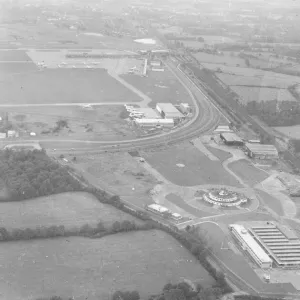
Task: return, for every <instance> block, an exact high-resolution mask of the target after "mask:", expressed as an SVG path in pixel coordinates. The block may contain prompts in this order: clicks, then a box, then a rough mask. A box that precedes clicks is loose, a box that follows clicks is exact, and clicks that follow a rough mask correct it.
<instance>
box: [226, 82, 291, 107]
mask: <svg viewBox="0 0 300 300" xmlns="http://www.w3.org/2000/svg"><path fill="white" fill-rule="evenodd" d="M231 89H232V90H233V91H234V92H235V93H237V94H238V95H239V96H240V98H241V100H242V103H244V104H247V103H248V102H251V101H255V102H266V101H275V100H276V101H278V102H284V101H290V102H295V101H297V100H296V99H295V98H294V96H293V95H292V94H291V93H290V92H289V91H288V90H287V89H277V88H265V87H251V86H231Z"/></svg>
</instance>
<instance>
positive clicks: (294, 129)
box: [273, 125, 300, 140]
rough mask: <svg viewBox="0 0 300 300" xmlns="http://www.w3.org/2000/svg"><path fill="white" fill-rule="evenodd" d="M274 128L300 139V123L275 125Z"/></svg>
mask: <svg viewBox="0 0 300 300" xmlns="http://www.w3.org/2000/svg"><path fill="white" fill-rule="evenodd" d="M273 129H275V130H276V131H279V132H281V133H283V134H284V135H286V136H288V137H290V138H292V139H296V140H299V139H300V125H295V126H284V127H273Z"/></svg>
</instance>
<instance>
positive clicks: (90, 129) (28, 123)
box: [0, 105, 136, 147]
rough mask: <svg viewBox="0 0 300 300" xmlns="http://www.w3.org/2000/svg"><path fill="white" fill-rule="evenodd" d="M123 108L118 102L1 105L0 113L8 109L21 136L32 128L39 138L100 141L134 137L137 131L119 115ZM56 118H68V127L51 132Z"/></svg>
mask: <svg viewBox="0 0 300 300" xmlns="http://www.w3.org/2000/svg"><path fill="white" fill-rule="evenodd" d="M123 110H124V107H123V106H121V105H103V106H95V107H93V108H92V109H86V108H82V107H80V106H72V107H71V108H70V107H68V106H51V107H47V108H45V107H10V108H0V113H1V112H2V113H3V114H4V113H8V117H9V120H10V121H11V122H12V124H13V125H14V126H15V127H16V128H17V129H18V131H19V133H20V136H28V135H29V133H30V132H35V133H36V134H37V136H38V137H39V139H41V140H42V139H49V138H53V137H55V138H57V139H58V138H63V139H66V140H67V139H90V140H91V139H93V140H101V141H102V140H121V139H130V138H136V132H135V131H134V130H133V129H132V128H131V127H130V126H129V124H128V122H127V121H126V120H124V119H123V118H122V115H121V114H122V112H123ZM59 120H65V121H67V123H68V128H64V129H62V130H60V131H59V132H56V133H53V129H54V127H55V126H56V122H57V121H59ZM54 147H55V146H54Z"/></svg>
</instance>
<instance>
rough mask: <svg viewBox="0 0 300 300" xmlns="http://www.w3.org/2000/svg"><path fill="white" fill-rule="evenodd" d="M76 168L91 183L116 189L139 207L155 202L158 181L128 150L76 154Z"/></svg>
mask: <svg viewBox="0 0 300 300" xmlns="http://www.w3.org/2000/svg"><path fill="white" fill-rule="evenodd" d="M76 157H77V163H75V164H73V167H74V168H75V169H76V170H78V171H79V172H80V173H81V174H82V175H83V176H84V177H86V178H87V179H88V180H89V182H91V183H94V184H95V185H97V186H100V187H102V188H104V189H105V190H108V191H112V192H115V193H116V194H117V195H120V196H121V197H126V200H127V201H129V202H131V203H132V204H134V205H137V206H139V207H141V206H144V205H145V204H151V203H152V202H153V201H152V200H151V196H150V195H149V191H150V190H151V189H152V188H153V187H154V186H155V185H156V184H157V183H158V182H157V180H156V179H155V178H154V177H153V176H152V175H151V174H149V173H148V172H147V171H146V170H145V169H144V168H143V166H142V165H141V164H140V163H139V162H138V161H136V160H135V159H134V158H133V157H132V156H130V155H129V154H128V153H105V154H97V155H86V154H85V155H81V156H76Z"/></svg>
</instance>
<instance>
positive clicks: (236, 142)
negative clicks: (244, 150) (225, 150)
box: [220, 132, 244, 146]
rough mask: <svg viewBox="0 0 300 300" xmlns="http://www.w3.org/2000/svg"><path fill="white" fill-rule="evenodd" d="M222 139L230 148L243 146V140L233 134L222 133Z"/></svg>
mask: <svg viewBox="0 0 300 300" xmlns="http://www.w3.org/2000/svg"><path fill="white" fill-rule="evenodd" d="M220 138H221V140H223V142H224V143H225V144H226V145H228V146H243V145H244V142H243V140H242V139H241V138H240V137H239V136H238V135H237V134H235V133H233V132H222V133H220Z"/></svg>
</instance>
